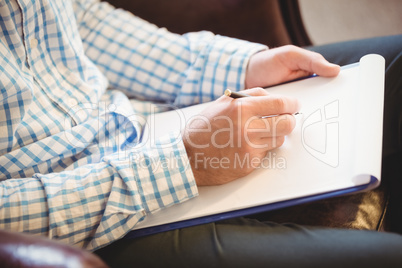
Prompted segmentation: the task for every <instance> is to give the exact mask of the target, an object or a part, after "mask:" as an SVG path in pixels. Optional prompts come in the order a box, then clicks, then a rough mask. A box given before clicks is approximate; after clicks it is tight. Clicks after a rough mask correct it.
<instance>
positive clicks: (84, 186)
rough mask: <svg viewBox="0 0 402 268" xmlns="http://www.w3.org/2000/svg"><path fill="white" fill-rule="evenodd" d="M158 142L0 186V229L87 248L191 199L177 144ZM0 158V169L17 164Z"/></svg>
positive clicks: (191, 189) (191, 184)
mask: <svg viewBox="0 0 402 268" xmlns="http://www.w3.org/2000/svg"><path fill="white" fill-rule="evenodd" d="M160 143H161V144H169V145H170V146H163V148H162V146H160V145H159V146H157V147H156V148H154V149H151V148H147V147H144V148H140V149H131V150H130V151H122V152H120V154H119V153H115V154H111V155H109V156H107V157H104V158H103V161H100V162H99V163H96V164H87V165H83V166H80V167H77V168H74V169H73V170H70V171H63V172H60V173H50V174H35V175H34V176H33V177H32V178H23V179H9V180H5V181H3V182H1V184H0V196H1V201H0V227H1V228H4V229H8V230H14V231H19V232H30V233H36V234H43V235H47V236H48V237H50V238H57V239H59V240H61V241H63V242H65V243H68V244H75V245H77V246H79V247H84V248H86V249H89V250H95V249H97V248H99V247H101V246H104V245H106V244H108V243H110V242H112V241H114V240H116V239H119V238H121V237H122V236H124V235H125V234H126V233H127V232H128V231H130V230H131V229H132V228H133V227H134V226H135V224H136V223H138V221H140V220H142V219H143V218H144V217H145V216H146V215H147V214H149V213H154V212H156V211H158V210H160V209H162V208H164V207H168V206H170V205H172V204H175V203H179V202H183V201H185V200H188V199H190V198H192V197H194V196H195V195H197V188H196V186H195V182H194V178H193V174H192V172H191V169H190V168H187V167H186V165H185V164H186V163H188V160H187V156H186V153H185V150H184V147H183V145H182V143H181V142H178V141H177V140H175V139H174V138H173V137H166V139H164V140H161V141H160ZM173 155H174V159H173V160H175V161H177V163H178V164H177V166H176V168H171V169H168V168H167V166H168V165H163V161H171V160H172V159H171V157H172V156H173ZM2 157H3V159H0V160H1V161H0V162H1V163H4V165H5V166H10V165H9V164H10V163H17V162H18V160H19V161H20V160H21V159H18V158H13V157H12V156H11V155H7V154H6V155H5V156H2ZM5 157H7V158H8V159H9V161H10V162H6V161H5V159H4V158H5ZM169 157H170V158H169ZM145 160H147V161H150V162H151V163H154V165H152V166H151V165H148V164H147V163H146V162H145ZM169 167H170V166H169Z"/></svg>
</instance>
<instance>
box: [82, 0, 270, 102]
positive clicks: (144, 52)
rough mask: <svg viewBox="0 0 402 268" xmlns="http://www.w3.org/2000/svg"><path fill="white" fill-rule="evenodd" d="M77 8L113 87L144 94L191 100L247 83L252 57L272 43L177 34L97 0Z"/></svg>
mask: <svg viewBox="0 0 402 268" xmlns="http://www.w3.org/2000/svg"><path fill="white" fill-rule="evenodd" d="M74 8H75V14H76V17H77V24H78V28H79V32H80V35H81V38H82V40H83V45H84V49H85V53H86V55H87V56H88V57H89V58H90V59H91V60H92V61H93V62H94V63H95V64H96V65H97V67H98V68H99V69H100V70H101V71H102V73H103V74H105V75H106V77H107V78H108V80H109V82H110V86H111V87H114V88H118V89H121V90H124V91H125V92H126V94H128V95H129V96H132V97H136V98H140V99H147V100H156V101H165V102H168V103H170V104H173V105H177V106H187V105H191V104H195V103H201V102H207V101H211V100H214V99H216V98H217V97H219V96H221V95H222V93H223V92H224V90H225V89H226V88H231V89H233V90H241V89H244V81H245V70H246V68H247V64H248V59H249V57H250V56H251V55H253V54H254V53H256V52H258V51H261V50H264V49H266V46H263V45H260V44H255V43H251V42H247V41H243V40H238V39H234V38H229V37H224V36H220V35H214V34H212V33H211V32H207V31H203V32H197V33H188V34H184V35H178V34H173V33H170V32H169V31H167V30H166V29H165V28H158V27H157V26H155V25H153V24H150V23H148V22H146V21H144V20H142V19H140V18H138V17H136V16H134V15H132V14H131V13H129V12H126V11H124V10H121V9H115V8H114V7H112V6H111V5H109V4H108V3H105V2H102V3H99V2H98V1H96V0H87V1H84V0H81V1H80V0H76V1H75V5H74Z"/></svg>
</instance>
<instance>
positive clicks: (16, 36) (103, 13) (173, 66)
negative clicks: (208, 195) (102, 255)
mask: <svg viewBox="0 0 402 268" xmlns="http://www.w3.org/2000/svg"><path fill="white" fill-rule="evenodd" d="M0 14H1V19H2V20H1V24H0V26H1V30H2V35H1V47H0V53H1V55H0V60H1V64H0V75H1V78H0V82H1V89H2V99H1V100H2V106H1V109H0V113H1V116H0V135H1V136H0V155H1V156H0V172H1V175H0V176H1V177H0V178H1V179H2V180H3V182H2V184H1V191H2V193H1V196H2V199H1V210H0V213H1V214H0V215H1V216H0V226H1V227H2V228H5V229H10V230H16V231H21V232H30V233H36V234H43V235H47V236H49V237H52V238H55V239H59V240H61V241H64V242H66V243H69V244H74V245H77V246H79V247H83V248H86V249H88V250H96V249H100V248H102V247H104V246H106V245H108V244H110V243H111V242H113V241H116V240H118V239H120V238H122V237H123V236H124V235H125V234H126V233H127V232H129V231H130V230H131V229H132V228H133V227H134V226H135V224H137V223H138V222H139V221H140V220H142V219H143V218H144V217H146V216H147V215H148V214H151V213H157V211H158V210H160V209H168V208H167V207H168V206H171V205H174V204H176V203H180V202H185V201H186V200H188V199H191V198H194V197H196V195H197V185H215V184H222V183H226V182H228V181H230V180H233V179H236V178H238V177H241V176H243V175H245V174H247V173H249V172H251V171H252V170H251V169H250V170H234V169H227V170H224V171H222V170H212V171H211V170H205V169H202V168H201V169H200V168H196V167H195V166H194V163H193V161H192V159H194V157H193V156H194V154H196V153H197V152H201V153H203V154H205V155H210V156H214V155H216V154H217V148H214V147H209V148H206V149H205V148H203V149H202V150H201V151H199V150H200V148H197V146H193V145H192V143H191V142H190V141H194V140H196V141H199V142H200V143H202V141H203V139H210V136H208V135H211V134H207V135H206V134H205V133H201V134H200V133H197V134H191V133H189V132H188V131H184V132H183V141H181V138H177V137H178V136H177V135H176V134H168V135H166V136H165V137H162V138H161V140H160V141H159V142H158V143H157V144H171V146H163V148H162V146H156V148H151V147H144V146H136V145H138V143H139V141H140V140H141V133H142V128H143V125H141V122H142V118H143V117H144V116H145V115H147V114H148V113H149V112H150V111H151V110H155V109H157V105H155V104H154V103H160V102H163V103H168V104H171V105H175V106H180V107H181V106H187V105H191V104H194V103H199V102H206V101H211V100H214V99H216V98H218V97H220V96H221V95H222V93H223V91H224V90H225V89H226V88H231V89H233V90H241V89H245V88H254V87H258V86H261V87H263V86H268V85H273V84H277V83H280V82H284V81H288V80H292V79H295V78H298V77H302V76H306V75H308V74H311V73H317V74H319V75H322V76H335V75H337V73H338V72H339V66H337V65H334V64H330V63H328V62H327V61H326V60H325V59H324V58H323V57H322V56H321V55H319V54H317V53H314V52H311V51H307V50H303V49H300V48H296V47H290V46H288V47H282V48H277V49H271V50H267V48H266V47H265V46H262V45H258V44H253V43H248V42H245V41H240V40H234V39H230V38H226V37H221V36H214V35H213V34H211V33H207V32H201V33H191V34H187V35H183V36H179V35H174V34H171V33H169V32H167V31H166V30H164V29H158V28H156V27H155V26H153V25H150V24H148V23H146V22H144V21H142V20H141V19H139V18H137V17H134V16H133V15H131V14H128V13H126V12H124V11H121V10H115V9H114V8H112V7H111V6H109V5H108V4H106V3H99V2H98V1H96V0H87V1H84V0H75V1H61V0H60V1H50V0H47V1H46V0H45V1H33V0H19V1H14V0H10V1H5V2H1V3H0ZM123 93H124V94H123ZM247 93H248V94H250V95H253V96H255V97H253V98H246V99H244V100H241V102H242V104H243V105H245V106H246V107H247V108H248V109H247V111H248V113H247V114H246V115H247V116H248V117H251V116H255V115H260V114H261V112H262V111H264V112H267V113H269V114H283V115H280V116H278V117H279V118H278V119H280V120H279V122H280V123H279V125H278V131H277V132H276V133H270V132H267V133H263V134H261V135H262V136H257V137H255V140H254V142H256V141H259V142H263V144H267V146H266V147H264V149H260V150H255V149H254V148H251V147H248V148H243V147H242V148H241V149H242V150H240V153H241V154H246V153H250V154H252V155H253V156H256V157H259V158H260V159H261V158H262V157H263V156H264V155H265V154H266V152H267V151H268V150H270V149H273V148H275V147H278V146H280V145H281V143H282V142H283V137H284V136H285V135H287V134H289V133H290V132H291V131H292V129H293V127H294V118H293V116H291V115H290V114H293V113H294V112H297V111H298V108H299V107H298V102H297V100H295V99H292V98H288V97H286V98H285V97H280V96H270V95H268V94H267V93H265V91H262V90H260V89H256V88H254V89H250V90H248V91H247ZM129 98H130V99H129ZM229 101H231V100H228V98H225V97H222V98H220V99H219V100H218V101H217V102H216V103H215V104H214V106H212V107H213V108H214V109H211V111H213V112H212V113H211V112H208V111H207V112H205V113H204V115H205V116H206V117H207V118H209V119H210V120H213V118H214V117H216V116H222V115H228V116H231V113H232V112H233V111H232V110H231V109H229V108H230V107H232V106H231V105H228V104H227V102H229ZM246 115H245V116H246ZM243 121H245V120H243ZM271 121H272V119H264V121H263V120H262V121H261V122H260V123H263V124H265V123H268V124H270V123H272V122H271ZM215 127H216V129H219V128H220V127H222V126H220V125H216V126H215ZM237 127H239V128H241V127H243V126H242V125H239V126H237ZM211 133H213V131H212V132H211ZM192 135H193V136H192ZM194 135H196V136H194ZM179 137H180V136H179ZM238 138H240V139H244V137H241V136H240V137H238ZM232 149H233V148H229V147H226V148H223V149H219V150H220V152H221V153H222V154H224V155H231V150H232ZM133 154H135V155H139V156H140V157H141V158H144V159H163V158H164V157H166V156H168V155H170V154H174V155H175V156H176V157H177V159H180V160H181V162H182V163H186V162H189V161H190V163H191V164H192V168H191V169H190V168H185V166H184V165H182V166H178V167H174V168H170V169H164V168H163V167H159V169H154V170H150V169H148V168H147V167H144V166H141V165H138V163H136V162H135V161H131V160H132V159H131V158H130V155H133ZM238 221H239V222H238V223H236V224H235V225H232V224H229V225H230V226H229V227H224V228H223V230H224V232H227V233H228V234H229V235H228V236H226V235H224V236H225V237H226V238H224V243H225V244H227V246H229V248H230V249H229V250H228V252H229V253H225V254H229V255H230V256H228V257H224V258H223V259H224V260H225V261H228V263H225V264H226V265H233V262H235V263H236V262H237V261H238V262H237V264H242V262H241V261H244V260H247V261H249V260H250V259H251V260H255V262H256V264H257V263H259V264H262V263H264V261H265V260H264V258H263V257H264V255H265V254H261V249H260V250H256V249H257V248H255V246H256V245H257V244H260V245H263V247H262V249H263V251H265V250H266V251H269V252H271V254H274V255H273V256H275V255H276V257H273V256H269V255H265V258H267V257H269V259H270V260H272V261H273V262H276V261H280V260H282V261H284V264H286V257H285V256H280V255H278V254H276V253H275V252H276V251H274V250H273V249H272V248H271V247H272V245H270V246H269V244H270V243H269V240H270V239H274V240H275V241H276V243H279V242H278V241H281V242H280V243H282V245H283V248H284V249H285V251H289V250H291V251H292V250H294V249H296V248H300V252H299V253H300V256H299V259H298V261H300V260H302V259H304V261H305V262H306V264H311V263H312V261H319V260H320V258H316V259H314V260H312V259H311V258H308V257H307V256H308V254H313V253H314V252H317V250H318V249H320V248H321V250H323V251H325V252H327V254H325V255H323V256H325V257H328V258H332V257H334V256H335V255H339V256H342V258H340V261H341V262H346V261H350V259H353V258H352V257H351V256H348V255H347V254H346V253H347V252H350V253H353V256H355V253H356V252H365V253H369V256H370V258H366V261H367V262H368V263H371V262H372V261H373V260H377V261H378V260H379V259H381V258H385V257H387V259H388V260H389V261H390V263H397V262H399V263H400V262H401V259H400V257H399V256H398V254H396V252H400V250H401V248H402V240H401V237H400V236H397V235H391V234H381V235H380V234H377V233H370V232H350V231H334V230H320V229H311V230H307V229H305V230H299V229H297V228H299V227H295V228H296V229H294V228H293V227H292V228H289V227H285V226H273V225H270V224H262V223H256V222H252V221H248V220H242V219H239V220H238ZM243 221H245V222H243ZM224 225H225V224H223V225H221V226H224ZM233 226H236V227H235V229H233V230H231V228H232V227H233ZM199 228H201V229H199ZM202 228H204V229H202ZM209 228H211V225H206V226H202V227H197V228H189V229H188V230H183V231H184V232H186V231H189V232H196V233H198V234H201V233H203V232H204V231H205V234H206V235H207V236H209V235H212V236H213V234H214V231H213V230H210V229H209ZM219 228H221V227H219ZM258 229H263V230H264V232H265V233H264V235H261V233H258V235H257V237H260V236H261V238H262V239H261V240H258V239H256V240H255V241H258V243H257V244H256V243H254V244H253V243H252V242H250V241H249V242H247V243H246V244H245V245H244V246H243V247H242V245H239V241H246V240H247V239H252V238H253V237H255V236H253V235H252V233H254V234H257V233H256V230H258ZM200 230H204V231H200ZM269 233H271V234H269ZM285 233H286V234H285ZM193 234H194V233H192V234H191V235H185V236H184V237H185V240H188V241H191V243H190V244H191V245H192V247H196V248H197V249H198V250H199V252H198V253H197V252H196V251H195V250H192V251H191V254H189V255H188V256H189V257H194V258H195V259H197V258H202V253H203V251H204V250H207V249H208V248H210V247H209V246H208V245H207V244H204V245H200V244H197V243H199V242H201V241H203V240H202V239H201V240H198V239H195V240H193V238H194V236H192V235H193ZM306 234H308V235H306ZM164 235H167V236H171V235H172V233H165V234H161V235H160V236H156V237H149V238H144V239H145V242H144V240H138V241H134V242H133V244H131V245H125V246H124V247H123V246H121V245H119V246H118V247H117V248H120V250H123V249H129V250H132V249H133V248H132V246H134V248H135V251H136V252H133V253H130V254H128V255H127V256H131V255H132V258H131V262H132V263H133V264H139V265H141V263H142V261H147V260H148V261H155V258H152V257H151V256H152V255H154V254H156V253H155V252H154V251H153V250H147V251H146V253H144V254H143V253H140V249H141V246H143V249H145V248H147V249H149V248H148V247H147V246H146V245H155V241H160V239H162V240H163V236H164ZM310 235H311V236H310ZM235 236H240V237H242V238H241V239H240V240H238V239H234V237H235ZM275 237H276V238H277V239H278V240H276V238H275ZM314 237H317V239H315V238H314ZM216 239H218V240H219V238H218V237H216ZM328 239H331V240H332V241H327V240H328ZM141 241H142V242H141ZM147 241H148V242H147ZM165 241H166V242H168V244H169V245H172V246H171V248H169V249H166V251H163V252H158V258H156V261H164V260H165V259H164V258H161V257H162V256H165V258H166V260H167V259H169V258H170V260H171V259H175V258H177V255H181V254H182V253H184V249H181V250H180V252H177V254H175V253H172V252H169V251H171V250H173V251H174V250H175V247H176V246H177V244H175V243H176V242H177V241H176V242H171V240H168V239H167V240H165ZM210 241H213V239H212V240H210ZM352 241H355V242H353V243H351V242H352ZM369 241H370V242H369ZM324 242H326V243H324ZM130 243H132V242H130ZM138 243H139V244H138ZM147 243H148V244H147ZM325 244H326V245H327V247H328V248H326V249H323V248H322V245H325ZM186 245H187V243H186ZM306 245H310V247H311V248H308V247H307V248H306ZM374 245H375V247H374ZM378 245H383V246H384V247H385V246H386V250H385V248H384V249H382V250H381V251H380V253H381V254H379V256H380V257H381V258H380V257H377V258H376V257H375V256H374V255H373V254H371V253H372V252H378V248H377V247H378ZM216 246H217V247H218V249H217V252H223V251H221V250H220V249H219V247H220V246H219V243H218V244H216ZM138 247H139V248H138ZM192 247H191V248H192ZM225 247H226V245H225V246H224V247H223V248H225ZM231 247H235V248H231ZM246 248H247V249H248V251H247V252H253V253H255V254H257V255H255V256H254V257H253V256H251V255H247V254H248V253H247V254H245V255H244V252H246V251H245V250H246ZM301 248H304V250H301ZM189 249H190V247H189ZM103 250H106V251H107V250H108V247H106V248H104V249H103ZM137 250H138V252H137ZM330 251H332V253H330ZM110 252H114V250H113V249H111V250H110ZM240 252H243V254H239V253H240ZM308 252H310V253H308ZM284 253H285V252H284ZM113 254H115V253H113ZM147 254H151V255H150V256H148V255H147ZM193 254H194V255H193ZM205 254H207V255H208V254H210V253H207V252H205ZM212 254H214V253H212ZM345 254H346V255H345ZM296 255H297V254H296ZM145 256H146V258H145ZM208 256H209V255H208ZM236 256H238V257H239V258H240V257H241V256H242V258H240V259H241V261H239V260H240V259H237V258H236ZM218 258H219V257H218ZM306 258H307V259H306ZM296 259H297V258H296ZM176 260H177V259H176ZM209 260H210V261H211V262H212V263H216V262H215V260H214V259H213V258H209ZM358 260H359V263H361V261H362V259H361V258H358ZM116 261H118V260H116ZM124 261H126V260H124ZM189 261H191V260H190V259H186V260H185V261H183V263H182V264H183V265H194V263H192V264H190V263H189ZM113 262H114V260H112V261H111V263H112V264H113ZM334 263H335V262H334ZM124 265H127V263H124ZM202 265H204V263H202Z"/></svg>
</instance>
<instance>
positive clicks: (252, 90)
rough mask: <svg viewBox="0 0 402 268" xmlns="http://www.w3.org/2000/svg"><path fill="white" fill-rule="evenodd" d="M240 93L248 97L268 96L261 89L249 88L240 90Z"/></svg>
mask: <svg viewBox="0 0 402 268" xmlns="http://www.w3.org/2000/svg"><path fill="white" fill-rule="evenodd" d="M241 92H242V93H245V94H247V95H250V96H268V95H269V93H268V92H267V91H266V90H265V89H263V88H261V87H255V88H250V89H246V90H242V91H241Z"/></svg>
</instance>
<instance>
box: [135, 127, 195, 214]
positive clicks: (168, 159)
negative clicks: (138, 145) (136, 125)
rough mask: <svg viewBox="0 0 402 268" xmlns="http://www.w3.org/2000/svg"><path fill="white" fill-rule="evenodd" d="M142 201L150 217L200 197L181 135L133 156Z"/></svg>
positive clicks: (167, 138) (163, 139) (168, 136)
mask: <svg viewBox="0 0 402 268" xmlns="http://www.w3.org/2000/svg"><path fill="white" fill-rule="evenodd" d="M130 160H131V161H132V166H133V169H134V177H135V181H136V183H137V187H138V192H139V194H140V196H141V199H142V200H141V201H142V204H143V206H144V209H145V211H146V212H147V213H154V212H156V211H158V210H160V209H162V208H166V207H169V206H171V205H173V204H177V203H181V202H184V201H186V200H189V199H191V198H193V197H195V196H197V195H198V189H197V185H196V183H195V178H194V175H193V172H192V170H191V166H190V161H189V159H188V156H187V153H186V149H185V147H184V144H183V141H182V138H181V135H180V134H179V133H169V134H168V135H166V136H163V137H161V138H159V139H157V140H156V142H155V143H154V144H152V145H148V146H147V147H144V148H142V149H140V150H137V151H136V152H133V153H132V154H131V156H130Z"/></svg>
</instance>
